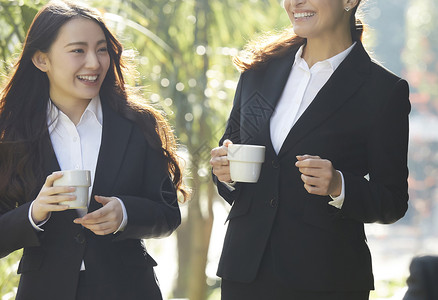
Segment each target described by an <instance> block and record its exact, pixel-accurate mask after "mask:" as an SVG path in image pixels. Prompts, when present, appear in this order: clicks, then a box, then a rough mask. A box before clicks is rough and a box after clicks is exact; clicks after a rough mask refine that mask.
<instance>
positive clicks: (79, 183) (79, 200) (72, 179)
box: [53, 170, 91, 209]
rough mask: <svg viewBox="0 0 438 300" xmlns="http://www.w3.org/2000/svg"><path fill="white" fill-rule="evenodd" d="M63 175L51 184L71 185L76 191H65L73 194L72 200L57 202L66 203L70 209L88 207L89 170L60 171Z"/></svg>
mask: <svg viewBox="0 0 438 300" xmlns="http://www.w3.org/2000/svg"><path fill="white" fill-rule="evenodd" d="M61 172H62V174H63V176H62V177H61V178H59V179H57V180H55V181H54V182H53V186H71V187H75V188H76V191H74V192H71V193H67V194H68V195H75V196H76V199H75V200H73V201H64V202H60V203H59V204H62V205H68V206H69V208H70V209H76V208H87V207H88V189H89V187H90V186H91V173H90V171H89V170H66V171H61Z"/></svg>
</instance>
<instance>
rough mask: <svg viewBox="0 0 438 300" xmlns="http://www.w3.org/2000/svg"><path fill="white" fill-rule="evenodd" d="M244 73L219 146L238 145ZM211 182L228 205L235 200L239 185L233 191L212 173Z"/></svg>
mask: <svg viewBox="0 0 438 300" xmlns="http://www.w3.org/2000/svg"><path fill="white" fill-rule="evenodd" d="M244 75H245V73H242V74H241V76H240V78H239V82H238V84H237V88H236V93H235V95H234V101H233V108H232V110H231V113H230V116H229V118H228V121H227V126H226V128H225V133H224V135H223V136H222V138H221V139H220V141H219V146H222V144H223V142H224V141H225V140H226V139H228V140H230V141H232V142H233V143H234V144H239V143H240V103H241V100H240V98H241V94H242V85H243V78H244ZM212 176H213V182H214V183H215V184H216V186H217V189H218V192H219V195H221V196H222V198H224V199H225V201H227V202H228V203H229V204H230V205H232V204H233V202H234V200H236V197H237V195H238V194H239V189H240V183H239V182H237V183H236V184H235V185H234V189H230V188H229V187H228V186H226V184H225V183H223V182H220V181H219V180H218V179H217V177H216V176H215V175H214V174H213V173H212Z"/></svg>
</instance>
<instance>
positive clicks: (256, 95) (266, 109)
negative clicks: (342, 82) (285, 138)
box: [240, 49, 298, 147]
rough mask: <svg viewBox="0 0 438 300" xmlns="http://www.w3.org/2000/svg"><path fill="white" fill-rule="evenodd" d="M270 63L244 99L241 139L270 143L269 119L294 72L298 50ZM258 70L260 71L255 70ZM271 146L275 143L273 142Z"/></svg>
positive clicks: (257, 142)
mask: <svg viewBox="0 0 438 300" xmlns="http://www.w3.org/2000/svg"><path fill="white" fill-rule="evenodd" d="M297 50H298V49H294V50H293V51H292V52H291V53H289V54H288V55H286V56H284V57H282V58H280V59H277V60H274V61H272V62H271V63H269V64H268V65H267V67H266V69H264V70H263V71H261V73H260V74H261V76H259V77H258V80H255V81H254V86H253V87H252V90H253V91H254V92H253V93H252V94H251V95H250V96H249V97H248V98H247V99H244V101H243V105H242V107H241V108H240V109H241V130H243V132H242V133H241V136H243V137H247V138H246V139H245V138H243V139H242V143H247V142H250V143H251V144H261V145H262V144H264V143H266V144H267V146H269V145H270V144H271V141H270V140H271V139H270V134H269V123H270V119H271V116H272V114H273V112H274V110H275V106H276V105H277V103H278V100H279V99H280V96H281V94H282V92H283V89H284V86H285V85H286V82H287V79H288V78H289V74H290V72H291V68H292V65H293V62H294V57H295V54H296V51H297ZM256 72H257V71H256ZM271 147H272V146H271Z"/></svg>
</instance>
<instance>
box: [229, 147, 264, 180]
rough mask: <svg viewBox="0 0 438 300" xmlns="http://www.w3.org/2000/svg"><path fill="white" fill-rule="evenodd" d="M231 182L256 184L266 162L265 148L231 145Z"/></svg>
mask: <svg viewBox="0 0 438 300" xmlns="http://www.w3.org/2000/svg"><path fill="white" fill-rule="evenodd" d="M227 158H228V160H229V161H230V175H231V180H233V181H239V182H249V183H254V182H257V180H259V176H260V170H261V167H262V163H263V162H264V161H265V146H258V145H244V144H231V145H229V146H228V155H227Z"/></svg>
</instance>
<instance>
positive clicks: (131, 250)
mask: <svg viewBox="0 0 438 300" xmlns="http://www.w3.org/2000/svg"><path fill="white" fill-rule="evenodd" d="M132 241H133V242H134V240H132ZM125 243H126V242H125ZM119 253H120V256H121V259H122V262H123V263H124V264H125V265H126V266H128V267H155V266H156V265H157V262H156V261H155V260H154V259H153V258H152V256H150V255H149V254H148V253H147V252H146V249H145V248H144V247H143V245H142V244H141V242H140V241H135V242H134V243H129V244H128V245H124V246H122V247H120V249H119Z"/></svg>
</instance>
